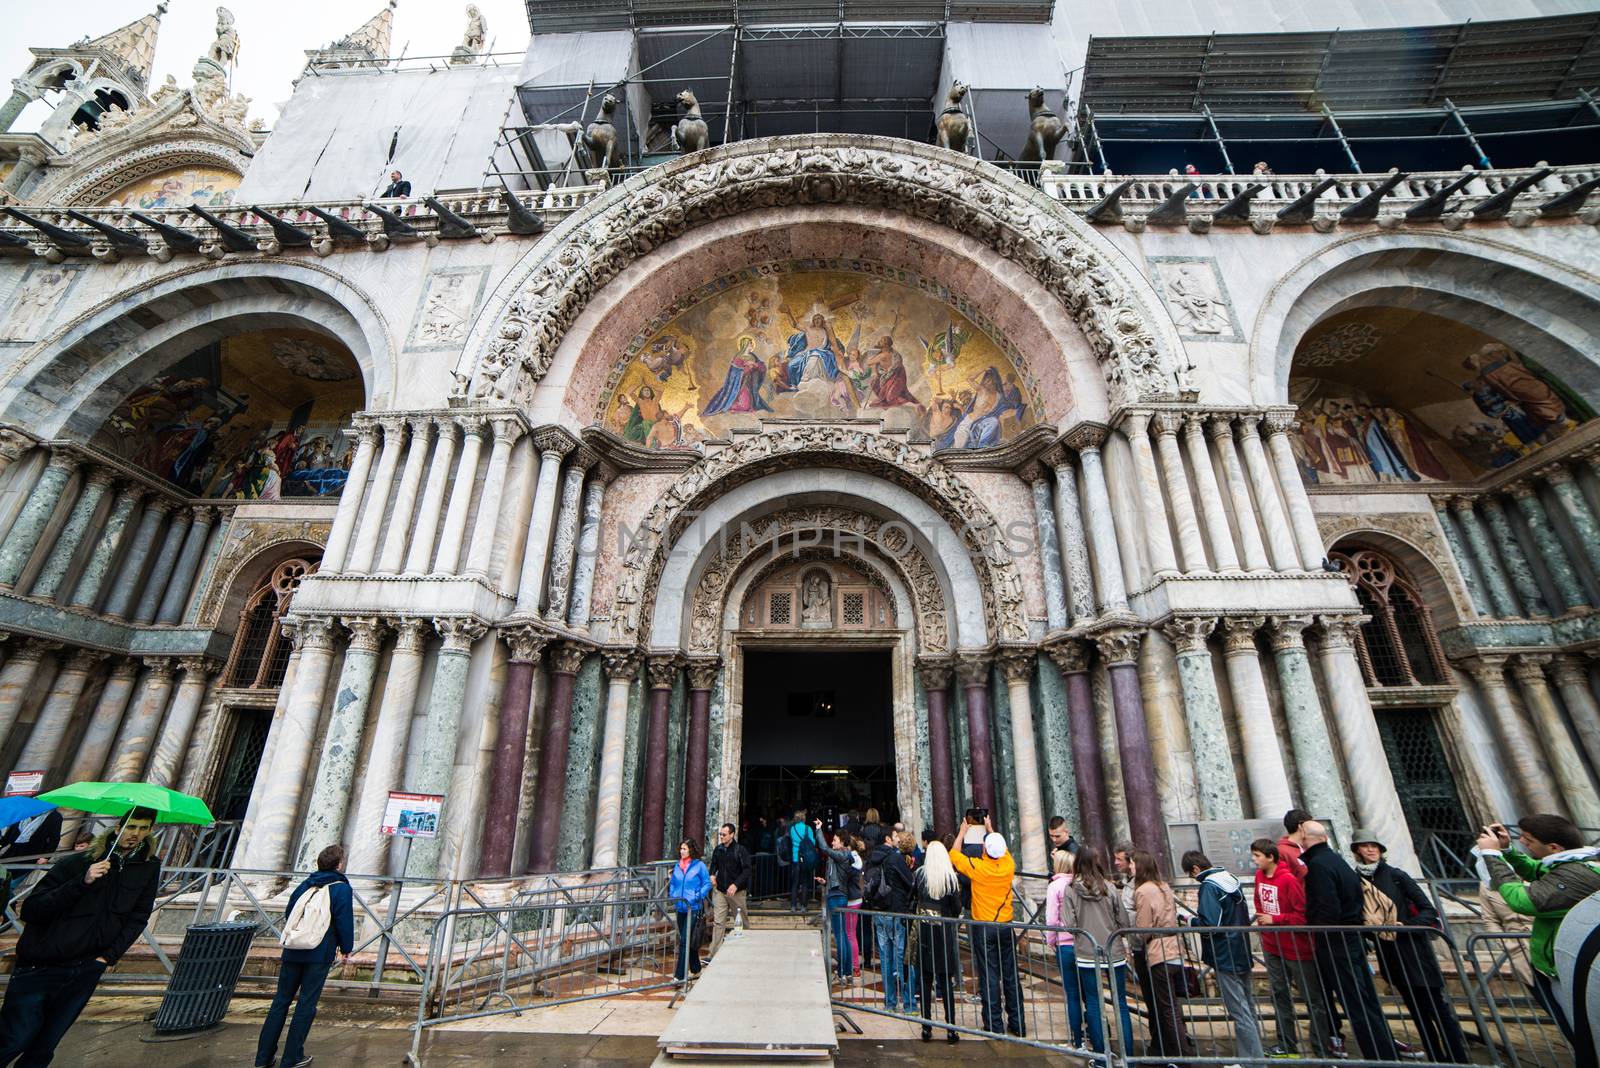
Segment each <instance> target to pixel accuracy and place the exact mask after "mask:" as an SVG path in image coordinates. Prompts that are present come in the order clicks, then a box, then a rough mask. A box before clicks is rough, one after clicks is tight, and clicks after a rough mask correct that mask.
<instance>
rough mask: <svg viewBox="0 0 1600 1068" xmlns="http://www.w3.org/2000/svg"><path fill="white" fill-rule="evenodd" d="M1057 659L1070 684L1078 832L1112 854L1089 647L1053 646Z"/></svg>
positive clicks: (1071, 643)
mask: <svg viewBox="0 0 1600 1068" xmlns="http://www.w3.org/2000/svg"><path fill="white" fill-rule="evenodd" d="M1049 653H1050V659H1051V660H1054V661H1055V664H1056V669H1057V670H1059V671H1060V672H1061V678H1062V681H1064V682H1065V683H1066V687H1067V732H1068V734H1070V735H1071V737H1072V774H1073V777H1074V778H1075V779H1076V786H1077V788H1078V822H1079V823H1081V824H1082V825H1083V826H1082V827H1081V828H1079V830H1078V835H1079V837H1080V838H1081V839H1082V840H1083V841H1085V842H1093V843H1094V844H1095V845H1097V846H1099V847H1100V848H1102V849H1104V850H1106V851H1107V856H1108V857H1109V855H1110V849H1111V846H1112V844H1113V843H1112V841H1111V814H1110V806H1109V804H1108V802H1107V799H1106V778H1105V772H1104V770H1103V769H1102V768H1101V767H1100V732H1099V730H1098V729H1097V728H1096V724H1095V717H1094V691H1093V690H1092V689H1091V688H1090V685H1089V650H1088V648H1087V647H1086V646H1085V645H1084V644H1083V643H1082V642H1079V641H1067V642H1063V643H1062V644H1060V645H1056V646H1052V647H1051V648H1050V650H1049Z"/></svg>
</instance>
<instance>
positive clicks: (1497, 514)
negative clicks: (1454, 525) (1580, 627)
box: [1478, 495, 1550, 616]
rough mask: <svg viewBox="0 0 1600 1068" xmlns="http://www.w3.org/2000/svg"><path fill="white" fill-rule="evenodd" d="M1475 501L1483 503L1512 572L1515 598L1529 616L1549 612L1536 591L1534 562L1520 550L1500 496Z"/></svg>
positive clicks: (1495, 538) (1492, 530) (1485, 514)
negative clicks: (1529, 560) (1515, 592)
mask: <svg viewBox="0 0 1600 1068" xmlns="http://www.w3.org/2000/svg"><path fill="white" fill-rule="evenodd" d="M1478 503H1479V504H1480V505H1481V506H1482V507H1483V516H1484V518H1485V519H1487V520H1488V521H1489V531H1490V533H1491V534H1492V535H1493V536H1494V543H1495V544H1496V545H1498V546H1499V547H1500V558H1501V559H1502V560H1504V561H1505V565H1506V571H1507V572H1508V573H1509V574H1510V576H1511V585H1512V586H1513V587H1515V588H1516V591H1517V600H1519V601H1521V602H1522V610H1523V612H1524V613H1525V614H1527V615H1530V616H1549V615H1550V606H1549V605H1547V604H1545V602H1544V594H1542V593H1540V592H1539V582H1538V580H1537V579H1536V578H1534V576H1533V565H1532V564H1530V563H1529V562H1528V557H1527V555H1526V554H1524V553H1523V551H1522V543H1521V542H1520V541H1518V540H1517V534H1516V531H1514V530H1512V529H1511V520H1510V519H1508V518H1507V517H1506V510H1505V506H1504V505H1502V504H1501V503H1500V498H1498V497H1495V496H1493V495H1485V496H1484V497H1482V498H1480V499H1479V501H1478Z"/></svg>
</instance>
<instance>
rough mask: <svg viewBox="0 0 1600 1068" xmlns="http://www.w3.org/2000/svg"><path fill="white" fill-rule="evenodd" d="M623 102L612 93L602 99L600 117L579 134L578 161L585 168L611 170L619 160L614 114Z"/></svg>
mask: <svg viewBox="0 0 1600 1068" xmlns="http://www.w3.org/2000/svg"><path fill="white" fill-rule="evenodd" d="M619 103H621V101H619V100H618V99H617V98H616V97H614V96H612V95H611V94H610V93H607V94H606V95H605V99H603V100H601V101H600V117H599V118H598V119H595V120H594V121H593V122H591V123H590V124H589V125H588V127H587V128H585V129H584V131H583V133H581V134H579V135H578V143H577V146H576V147H577V149H578V162H579V163H580V164H582V165H583V169H584V170H593V169H595V168H597V167H598V168H600V169H602V170H607V171H609V170H610V169H611V168H612V166H614V165H615V164H616V162H617V126H616V123H615V122H614V121H613V119H612V116H613V115H615V114H616V112H617V105H618V104H619Z"/></svg>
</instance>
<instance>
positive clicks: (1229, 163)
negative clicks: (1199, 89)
mask: <svg viewBox="0 0 1600 1068" xmlns="http://www.w3.org/2000/svg"><path fill="white" fill-rule="evenodd" d="M1200 107H1201V109H1202V110H1203V111H1204V112H1205V116H1206V124H1207V125H1209V126H1210V127H1211V136H1212V138H1213V139H1215V141H1216V142H1217V151H1218V152H1221V153H1222V165H1223V166H1224V167H1226V168H1228V173H1229V174H1238V173H1239V172H1238V171H1236V170H1234V169H1233V159H1232V158H1231V157H1230V156H1229V155H1228V144H1227V142H1226V141H1224V140H1223V139H1222V131H1221V130H1219V129H1217V120H1216V119H1214V118H1213V117H1212V115H1211V105H1209V104H1201V105H1200Z"/></svg>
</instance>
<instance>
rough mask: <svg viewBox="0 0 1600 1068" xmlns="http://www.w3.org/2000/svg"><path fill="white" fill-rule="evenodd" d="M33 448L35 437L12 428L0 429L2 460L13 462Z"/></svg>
mask: <svg viewBox="0 0 1600 1068" xmlns="http://www.w3.org/2000/svg"><path fill="white" fill-rule="evenodd" d="M31 448H33V439H32V438H30V437H28V436H27V435H26V434H22V433H19V432H18V431H15V430H11V429H0V460H4V461H5V462H6V463H11V462H12V461H13V460H15V459H17V457H19V456H21V455H22V454H23V453H25V452H27V451H28V450H29V449H31Z"/></svg>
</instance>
